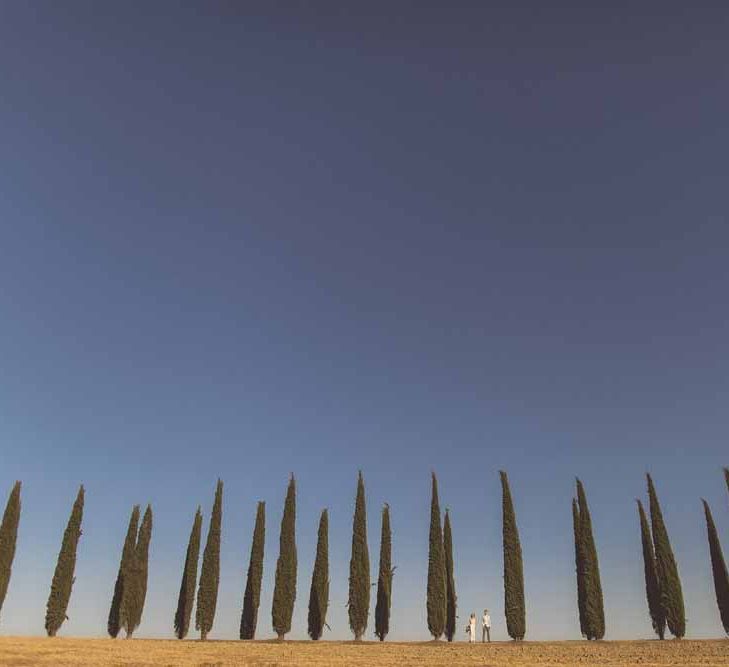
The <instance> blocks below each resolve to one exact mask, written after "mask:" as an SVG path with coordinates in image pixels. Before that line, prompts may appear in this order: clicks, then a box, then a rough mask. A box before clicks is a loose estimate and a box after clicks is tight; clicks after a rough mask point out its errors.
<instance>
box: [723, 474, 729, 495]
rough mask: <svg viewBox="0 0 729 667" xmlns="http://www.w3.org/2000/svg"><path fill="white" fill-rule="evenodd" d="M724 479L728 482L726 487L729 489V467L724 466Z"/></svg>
mask: <svg viewBox="0 0 729 667" xmlns="http://www.w3.org/2000/svg"><path fill="white" fill-rule="evenodd" d="M724 481H725V482H726V488H727V490H728V491H729V468H724Z"/></svg>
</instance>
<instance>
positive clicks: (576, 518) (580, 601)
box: [572, 498, 588, 637]
mask: <svg viewBox="0 0 729 667" xmlns="http://www.w3.org/2000/svg"><path fill="white" fill-rule="evenodd" d="M572 530H573V533H574V537H575V573H576V575H577V611H578V612H579V616H580V634H581V635H582V636H583V637H587V632H588V629H587V614H586V613H585V577H584V569H585V568H584V565H583V560H584V558H583V555H582V537H581V534H580V530H581V523H580V509H579V507H578V505H577V499H576V498H573V499H572Z"/></svg>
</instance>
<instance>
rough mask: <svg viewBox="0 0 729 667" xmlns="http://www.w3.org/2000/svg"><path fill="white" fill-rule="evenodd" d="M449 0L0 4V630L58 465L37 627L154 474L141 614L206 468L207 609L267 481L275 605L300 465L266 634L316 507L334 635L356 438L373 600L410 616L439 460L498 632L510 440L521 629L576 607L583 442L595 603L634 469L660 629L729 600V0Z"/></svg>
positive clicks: (173, 589)
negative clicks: (720, 551)
mask: <svg viewBox="0 0 729 667" xmlns="http://www.w3.org/2000/svg"><path fill="white" fill-rule="evenodd" d="M274 4H275V6H274ZM440 4H441V7H440V8H438V7H437V5H428V4H426V3H407V2H398V3H394V4H393V3H369V2H368V3H356V4H355V3H338V2H337V3H325V2H319V3H313V4H311V3H267V2H262V3H259V4H256V3H234V2H225V3H223V2H218V3H196V6H195V7H193V6H192V5H189V4H188V6H186V7H185V8H181V7H180V3H163V2H158V3H105V4H104V5H103V6H102V5H99V4H98V3H92V2H88V3H85V2H84V3H81V2H65V3H54V2H43V3H39V2H15V3H3V4H2V6H1V7H0V62H2V63H3V83H2V92H1V94H0V146H2V153H1V154H0V155H1V157H0V317H2V322H1V326H0V373H1V374H2V382H1V383H0V448H1V449H0V451H1V452H2V456H1V464H0V494H2V500H1V502H3V503H4V502H5V497H6V495H7V493H8V492H9V490H10V486H11V484H12V482H13V480H15V479H22V480H23V484H24V485H23V515H22V522H21V526H20V534H19V543H18V551H17V556H16V560H15V566H14V571H13V578H12V581H11V585H10V590H9V593H8V597H7V599H6V602H5V606H4V608H3V610H2V619H1V621H0V632H2V633H3V634H12V633H23V634H25V633H41V632H42V629H43V618H44V607H45V601H46V598H47V593H48V587H49V583H50V578H51V574H52V571H53V567H54V564H55V558H56V553H57V549H58V546H59V543H60V538H61V534H62V531H63V528H64V526H65V522H66V520H67V517H68V513H69V511H70V507H71V504H72V501H73V498H74V494H75V493H76V489H77V486H78V484H79V483H80V482H83V483H84V484H85V485H86V489H87V504H86V514H85V517H84V534H83V537H82V539H81V543H80V548H79V558H78V567H77V581H76V585H75V588H74V592H73V597H72V600H71V605H70V609H69V616H70V620H69V621H68V622H67V623H66V624H65V625H64V627H63V629H62V633H63V634H73V635H102V634H103V633H104V632H105V619H106V614H107V610H108V605H109V601H110V598H111V592H112V588H113V583H114V578H115V574H116V569H117V566H118V558H119V553H120V549H121V543H122V540H123V537H124V532H125V529H126V523H127V520H128V514H129V511H130V509H131V506H132V504H134V503H147V502H151V503H152V505H153V507H154V512H155V527H154V535H153V540H152V547H151V563H150V580H149V595H148V598H147V606H146V609H145V614H144V619H143V623H142V626H141V628H140V632H139V634H140V635H141V636H161V637H170V636H172V621H173V614H174V609H175V604H176V598H177V590H178V587H179V578H180V575H181V569H182V562H183V558H184V551H185V546H186V540H187V537H188V534H189V529H190V525H191V521H192V518H193V514H194V511H195V508H196V506H197V504H198V503H200V504H202V506H203V510H204V512H205V520H206V524H205V526H206V527H205V532H207V519H208V516H209V509H210V506H211V504H212V497H213V491H214V485H215V480H216V478H217V477H218V476H221V477H222V478H223V479H224V481H225V509H224V520H223V544H222V573H221V587H220V597H219V605H218V613H217V617H216V622H215V627H214V630H213V632H212V633H211V637H215V638H226V637H228V638H232V637H236V636H237V631H238V623H239V613H240V607H241V604H242V602H241V601H242V591H243V587H244V583H245V582H244V575H245V569H246V567H247V559H248V553H249V549H250V537H251V532H252V527H253V520H254V514H255V507H256V501H257V500H259V499H263V500H265V501H266V502H267V509H268V524H267V541H266V561H265V569H264V582H263V595H262V603H261V611H260V615H259V619H260V620H259V635H260V636H262V637H266V636H271V634H272V632H271V627H270V603H271V594H272V590H273V571H274V564H275V558H276V556H277V551H278V524H279V521H280V516H281V509H282V504H283V497H284V492H285V486H286V481H287V476H288V474H289V472H290V471H293V472H295V474H296V476H297V479H298V524H297V531H298V545H299V564H300V567H299V580H298V587H299V597H298V603H297V606H296V611H295V618H294V629H293V632H292V635H291V636H292V637H295V638H303V637H305V636H306V603H307V600H308V588H309V582H310V576H311V567H312V562H313V557H314V542H315V537H316V527H317V521H318V515H319V512H320V510H321V509H322V508H323V507H328V508H329V510H330V522H331V525H330V531H331V532H330V545H331V606H330V612H329V623H330V625H331V628H332V632H331V633H330V634H328V635H327V636H328V637H331V638H347V637H349V636H350V635H349V631H348V627H347V614H346V608H345V603H346V595H347V576H348V559H349V548H350V539H351V538H350V535H351V514H352V509H353V501H354V492H355V484H356V474H357V470H358V468H361V469H362V470H363V472H364V475H365V480H366V485H367V499H368V511H369V521H370V523H369V542H370V552H371V559H372V563H373V569H374V568H375V567H376V562H377V553H378V548H379V512H380V508H381V507H382V504H383V503H384V502H389V503H390V505H391V508H392V522H393V531H394V535H393V549H394V555H393V560H394V563H395V564H396V565H397V572H396V575H395V582H394V600H393V605H394V606H393V618H392V624H391V627H392V634H391V637H392V638H393V639H426V638H427V637H428V632H427V627H426V623H425V579H426V577H425V574H426V569H427V536H428V517H429V483H430V479H429V473H430V471H431V469H433V470H436V471H437V473H438V476H439V480H440V490H441V502H442V505H443V506H444V507H445V506H448V507H450V509H451V511H452V516H453V531H454V541H455V549H456V568H457V569H456V583H457V589H458V596H459V611H460V616H461V618H462V619H463V618H464V617H465V616H467V615H468V613H469V612H470V611H472V610H476V611H478V610H480V609H482V608H483V607H484V606H488V607H489V608H491V610H492V613H493V618H494V625H495V627H494V636H495V637H496V638H498V639H503V638H505V637H506V633H505V628H504V621H503V591H502V581H501V567H502V564H501V562H502V561H501V532H500V531H501V528H500V520H501V517H500V512H501V507H500V488H499V485H498V475H497V471H498V470H499V468H505V469H506V470H508V472H509V475H510V478H511V482H512V491H513V493H514V497H515V502H516V509H517V516H518V522H519V527H520V530H521V537H522V544H523V548H524V563H525V575H526V588H527V600H528V610H527V611H528V618H527V626H528V638H531V639H543V638H577V637H579V627H578V623H577V613H576V602H575V583H574V572H573V571H574V564H573V545H572V526H571V514H570V499H571V496H572V492H573V480H574V476H575V475H579V476H580V477H581V478H582V479H583V481H584V482H585V485H586V488H587V492H588V497H589V500H590V503H591V509H592V513H593V522H594V526H595V531H596V540H597V544H598V548H599V553H600V559H601V567H602V575H603V586H604V590H605V604H606V613H607V636H608V638H621V637H643V636H646V637H647V636H650V635H651V629H650V624H649V619H648V614H647V609H646V603H645V598H644V593H643V581H642V576H643V575H642V563H641V555H640V541H639V534H638V522H637V516H636V510H635V501H634V498H635V497H636V496H638V495H642V494H644V488H645V487H644V479H643V474H644V473H645V471H646V470H648V469H650V470H651V471H652V472H653V474H654V477H655V481H656V484H657V487H658V491H659V494H660V497H661V500H662V503H663V509H664V514H665V518H666V521H667V525H668V528H669V531H670V534H671V538H672V540H673V545H674V548H675V551H676V555H677V559H678V562H679V567H680V570H681V574H682V576H683V583H684V587H685V596H686V608H687V617H688V635H689V636H691V637H703V636H718V635H721V634H722V632H721V627H720V622H719V616H718V612H717V609H716V603H715V601H714V596H713V588H712V581H711V573H710V566H709V556H708V550H707V546H706V541H705V527H704V524H703V516H702V510H701V506H700V502H699V497H700V496H701V495H703V496H705V497H706V498H707V499H708V500H709V502H710V503H711V505H712V508H713V509H714V513H715V518H716V520H717V524H718V527H719V530H720V534H721V536H722V537H723V539H724V546H725V548H726V549H729V498H728V497H727V492H726V488H725V487H724V482H723V480H722V477H721V466H722V465H727V464H729V454H728V453H727V440H728V439H729V410H728V409H727V399H729V347H728V343H727V341H728V340H729V316H728V310H727V293H728V292H729V261H728V260H729V224H728V221H727V211H728V210H729V207H728V203H729V202H728V194H727V185H726V178H727V172H728V165H727V155H728V154H729V130H727V122H726V119H727V117H728V116H729V93H728V92H727V91H729V85H728V84H729V80H728V79H729V77H728V74H729V42H727V40H726V36H727V34H729V7H727V6H726V5H725V4H723V3H711V4H709V3H703V4H702V3H669V2H660V3H653V4H650V3H640V5H639V6H637V5H635V3H617V4H616V3H609V7H608V3H602V5H603V6H602V7H596V6H595V4H596V3H587V4H591V5H592V6H589V7H588V6H586V5H585V3H570V4H569V5H566V4H562V5H560V6H559V7H547V5H546V4H545V3H541V2H525V3H503V4H502V5H500V4H497V3H479V4H476V3H471V4H465V5H461V6H456V5H453V4H451V3H448V4H449V8H447V9H446V8H445V3H440ZM515 4H518V5H519V6H518V7H514V6H510V5H515ZM552 4H554V3H552ZM461 625H463V623H461ZM372 626H373V622H371V623H370V630H368V634H370V633H371V631H372V629H373V627H372ZM459 627H460V626H459ZM370 636H371V635H370ZM459 639H465V635H462V636H461V635H459Z"/></svg>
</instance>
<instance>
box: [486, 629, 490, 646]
mask: <svg viewBox="0 0 729 667" xmlns="http://www.w3.org/2000/svg"><path fill="white" fill-rule="evenodd" d="M486 636H487V637H488V639H489V644H490V643H491V628H490V627H489V626H488V625H487V626H486Z"/></svg>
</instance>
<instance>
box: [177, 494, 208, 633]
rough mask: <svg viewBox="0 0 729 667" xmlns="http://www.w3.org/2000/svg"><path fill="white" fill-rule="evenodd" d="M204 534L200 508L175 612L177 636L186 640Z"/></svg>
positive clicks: (195, 520)
mask: <svg viewBox="0 0 729 667" xmlns="http://www.w3.org/2000/svg"><path fill="white" fill-rule="evenodd" d="M201 533H202V512H201V511H200V507H199V506H198V508H197V512H195V519H194V520H193V522H192V530H191V531H190V539H189V540H188V542H187V553H186V554H185V566H184V568H183V570H182V582H181V583H180V594H179V596H178V597H177V611H176V612H175V636H176V637H177V638H178V639H184V638H185V637H186V636H187V631H188V630H189V628H190V618H192V607H193V605H194V604H195V586H196V585H197V562H198V560H199V558H200V535H201Z"/></svg>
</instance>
